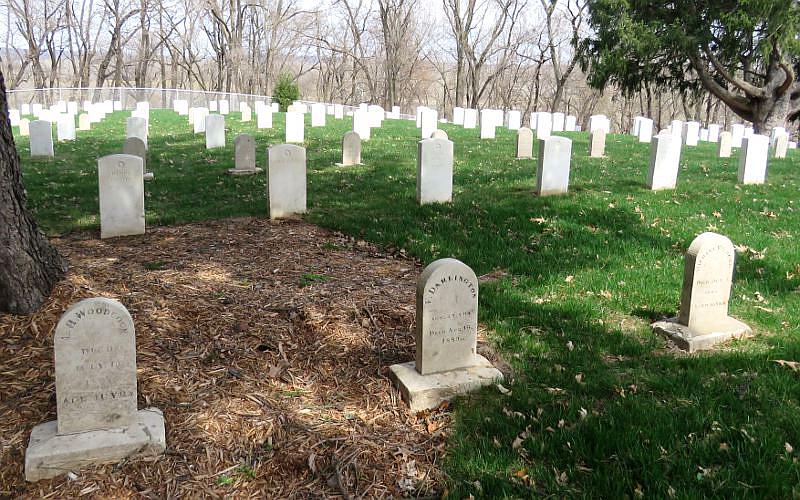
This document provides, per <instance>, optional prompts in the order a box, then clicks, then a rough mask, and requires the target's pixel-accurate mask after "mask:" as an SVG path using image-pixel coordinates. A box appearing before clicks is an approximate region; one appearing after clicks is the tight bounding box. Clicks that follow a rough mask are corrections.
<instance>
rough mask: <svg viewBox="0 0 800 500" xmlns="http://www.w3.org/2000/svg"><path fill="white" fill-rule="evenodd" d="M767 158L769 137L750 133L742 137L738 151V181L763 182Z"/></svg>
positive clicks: (765, 177)
mask: <svg viewBox="0 0 800 500" xmlns="http://www.w3.org/2000/svg"><path fill="white" fill-rule="evenodd" d="M768 158H769V137H767V136H766V135H758V134H755V135H751V136H750V137H745V138H744V139H742V150H741V152H740V153H739V183H740V184H764V182H765V181H766V180H767V160H768Z"/></svg>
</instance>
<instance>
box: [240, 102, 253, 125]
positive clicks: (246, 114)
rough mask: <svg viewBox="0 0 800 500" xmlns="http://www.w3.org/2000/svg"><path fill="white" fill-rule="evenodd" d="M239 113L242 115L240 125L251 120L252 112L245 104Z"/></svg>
mask: <svg viewBox="0 0 800 500" xmlns="http://www.w3.org/2000/svg"><path fill="white" fill-rule="evenodd" d="M242 104H244V103H242ZM241 113H242V120H241V121H242V123H245V122H249V121H250V120H252V119H253V111H252V110H251V109H250V106H247V105H246V104H245V105H244V106H243V107H242V111H241Z"/></svg>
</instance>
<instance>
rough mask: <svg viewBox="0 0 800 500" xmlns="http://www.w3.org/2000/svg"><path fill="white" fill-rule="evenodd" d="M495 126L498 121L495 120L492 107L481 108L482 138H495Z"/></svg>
mask: <svg viewBox="0 0 800 500" xmlns="http://www.w3.org/2000/svg"><path fill="white" fill-rule="evenodd" d="M495 126H496V123H495V121H494V116H493V113H492V110H490V109H482V110H481V139H494V137H495Z"/></svg>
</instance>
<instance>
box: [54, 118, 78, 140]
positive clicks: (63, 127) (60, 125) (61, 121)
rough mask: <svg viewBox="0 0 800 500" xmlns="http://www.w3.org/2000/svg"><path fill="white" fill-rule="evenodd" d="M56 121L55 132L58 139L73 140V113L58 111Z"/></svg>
mask: <svg viewBox="0 0 800 500" xmlns="http://www.w3.org/2000/svg"><path fill="white" fill-rule="evenodd" d="M57 120H58V121H57V122H56V134H57V136H58V140H59V141H74V140H75V115H70V114H68V113H59V115H58V119H57Z"/></svg>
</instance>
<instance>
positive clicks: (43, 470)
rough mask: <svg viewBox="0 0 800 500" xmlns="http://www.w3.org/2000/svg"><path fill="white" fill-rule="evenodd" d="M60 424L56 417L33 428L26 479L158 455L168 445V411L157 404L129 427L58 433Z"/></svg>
mask: <svg viewBox="0 0 800 500" xmlns="http://www.w3.org/2000/svg"><path fill="white" fill-rule="evenodd" d="M57 428H58V424H57V422H56V421H55V420H53V421H51V422H45V423H43V424H39V425H37V426H36V427H34V428H33V431H32V432H31V439H30V442H29V443H28V449H27V450H25V480H26V481H30V482H34V481H39V480H41V479H49V478H52V477H55V476H58V475H60V474H65V473H67V472H70V471H73V470H78V469H80V468H81V467H85V466H88V465H94V464H106V463H115V462H119V461H121V460H123V459H125V458H134V457H138V458H155V457H157V456H159V455H161V454H163V453H164V450H165V449H166V447H167V443H166V435H165V431H164V415H163V414H162V413H161V410H159V409H157V408H148V409H146V410H139V412H138V415H137V422H135V423H134V424H132V425H130V426H128V427H123V428H117V429H105V430H97V431H87V432H79V433H76V434H64V435H57V434H56V430H57Z"/></svg>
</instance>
